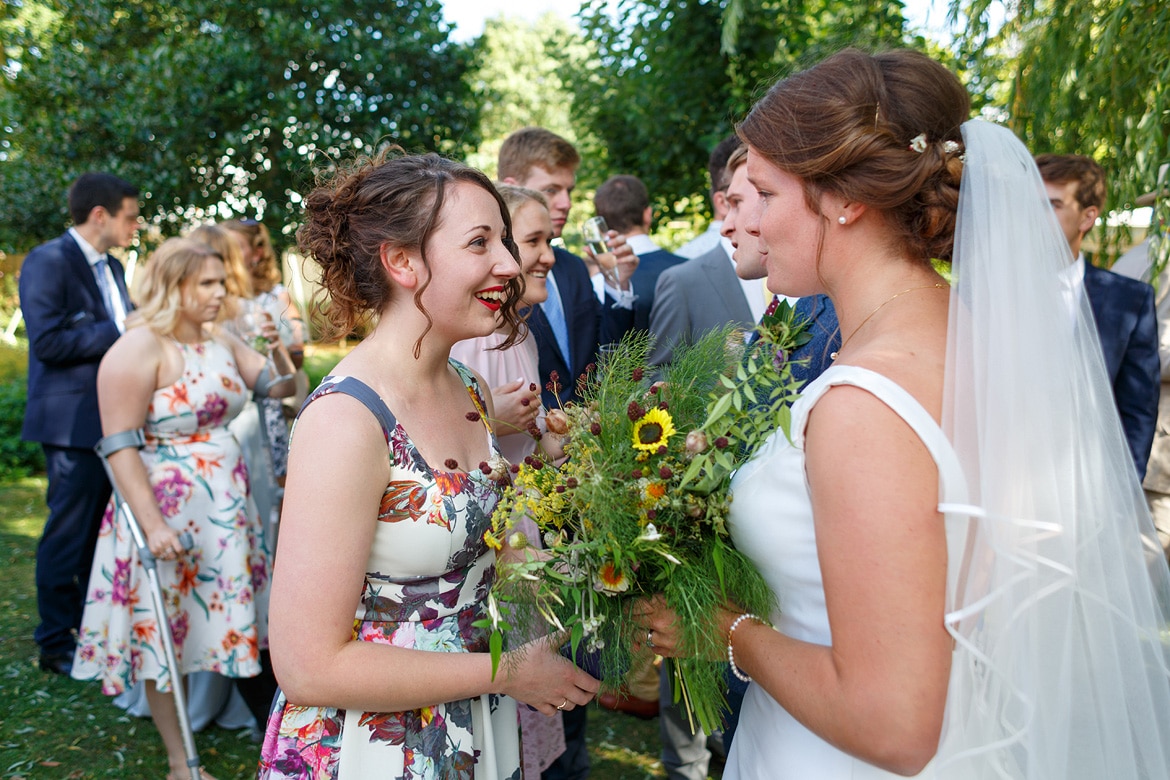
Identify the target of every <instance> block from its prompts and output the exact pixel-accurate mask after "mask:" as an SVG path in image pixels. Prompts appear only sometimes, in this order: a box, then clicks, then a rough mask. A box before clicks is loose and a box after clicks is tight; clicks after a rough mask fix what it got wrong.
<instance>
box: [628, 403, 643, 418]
mask: <svg viewBox="0 0 1170 780" xmlns="http://www.w3.org/2000/svg"><path fill="white" fill-rule="evenodd" d="M645 414H646V410H645V409H643V408H642V405H641V404H639V403H638V402H637V401H630V405H629V406H627V407H626V416H627V417H629V418H630V420H631V421H633V422H637V421H638V420H641V419H642V417H643V416H644V415H645Z"/></svg>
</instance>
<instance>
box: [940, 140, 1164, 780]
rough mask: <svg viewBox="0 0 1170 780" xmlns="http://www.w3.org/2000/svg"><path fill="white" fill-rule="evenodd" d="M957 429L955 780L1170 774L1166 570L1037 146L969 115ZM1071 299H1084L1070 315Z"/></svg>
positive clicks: (957, 329) (949, 402)
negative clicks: (1071, 291)
mask: <svg viewBox="0 0 1170 780" xmlns="http://www.w3.org/2000/svg"><path fill="white" fill-rule="evenodd" d="M963 138H964V141H965V146H966V166H965V170H964V173H963V180H962V187H961V195H960V206H959V222H958V227H957V232H956V243H955V258H954V268H953V271H954V287H953V290H952V293H951V314H950V323H949V329H948V339H949V342H948V347H947V375H946V391H945V398H946V406H945V408H944V414H943V418H944V419H943V422H944V428H945V430H946V432H947V434H948V436H949V437H950V439H951V441H952V442H953V444H954V446H955V449H956V451H957V452H958V454H959V458H960V460H961V462H962V464H963V468H964V471H965V473H966V475H967V480H968V488H969V492H970V504H971V506H970V507H962V506H950V507H947V509H948V513H947V524H948V526H947V536H948V547H949V555H950V559H949V583H948V586H949V588H948V614H947V628H948V630H949V631H950V632H951V634H952V635H953V637H954V640H955V655H954V661H953V667H952V674H951V681H950V690H949V696H948V702H947V716H946V724H945V727H944V731H943V739H942V743H941V746H940V751H939V755H938V757H937V759H936V766H937V769H938V775H939V777H946V778H963V779H966V778H1035V779H1036V780H1055V779H1059V780H1066V779H1067V778H1086V779H1088V778H1092V779H1093V780H1101V779H1102V778H1110V780H1113V779H1115V778H1158V780H1166V778H1170V660H1168V653H1167V647H1168V645H1167V626H1168V625H1170V614H1168V609H1167V605H1170V572H1168V570H1167V567H1166V563H1165V560H1164V558H1163V555H1162V549H1161V546H1160V544H1159V543H1158V539H1157V537H1156V535H1155V533H1154V527H1153V524H1152V522H1151V520H1150V517H1149V513H1148V512H1147V509H1146V504H1145V501H1144V499H1143V496H1142V492H1141V488H1140V486H1139V484H1138V481H1137V477H1136V472H1135V470H1134V466H1133V462H1132V459H1131V456H1130V452H1129V449H1128V447H1127V446H1126V443H1125V439H1124V437H1123V434H1122V429H1121V425H1120V422H1119V420H1118V416H1117V412H1116V408H1115V406H1114V401H1113V396H1112V390H1111V387H1110V383H1109V380H1108V378H1107V376H1106V373H1105V368H1104V364H1103V360H1102V357H1101V349H1100V346H1099V344H1098V341H1097V335H1096V329H1095V327H1094V323H1093V317H1092V314H1091V311H1090V309H1089V305H1088V301H1087V300H1085V296H1084V295H1083V294H1082V295H1080V296H1079V298H1077V297H1076V296H1072V297H1070V296H1068V295H1066V293H1065V291H1062V289H1061V285H1062V282H1061V274H1060V272H1061V270H1062V269H1064V268H1067V266H1068V261H1069V249H1068V244H1067V242H1066V241H1065V239H1064V237H1063V235H1062V234H1061V232H1060V229H1059V226H1058V225H1057V223H1056V220H1055V216H1054V215H1053V213H1052V210H1051V208H1050V207H1049V206H1048V203H1047V197H1046V195H1045V191H1044V186H1043V183H1042V181H1041V179H1040V175H1039V173H1038V171H1037V170H1036V166H1035V165H1034V164H1033V161H1032V156H1031V155H1030V154H1029V153H1028V151H1027V149H1025V147H1024V146H1023V144H1022V143H1020V141H1019V140H1018V139H1017V138H1016V137H1015V136H1014V135H1013V134H1012V133H1011V132H1010V131H1008V130H1006V129H1004V128H1002V127H998V126H996V125H993V124H991V123H988V122H983V121H972V122H968V123H966V124H965V125H964V126H963ZM1070 300H1077V301H1078V303H1076V304H1075V305H1074V306H1073V307H1072V308H1073V310H1071V311H1070Z"/></svg>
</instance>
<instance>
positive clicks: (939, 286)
mask: <svg viewBox="0 0 1170 780" xmlns="http://www.w3.org/2000/svg"><path fill="white" fill-rule="evenodd" d="M944 287H946V285H945V284H942V283H937V284H924V285H922V286H921V287H907V288H906V289H905V290H902V291H901V292H896V293H894V294H893V295H891V296H890V297H889V298H886V299H885V300H884V301H882V302H881V303H879V304H878V305H877V308H876V309H874V310H873V311H871V312H870V313H869V314H868V315H866V318H865V319H864V320H862V321H861V324H860V325H858V326H857V327H856V328H854V329H853V332H852V333H850V334H849V336H848V338H846V339H845V340H844V341H842V342H841V349H845V345H846V344H848V343H849V340H850V339H852V338H853V337H854V336H856V335H857V331H859V330H861V329H862V328H863V327H865V323H867V322H869V321H870V319H872V318H873V315H875V314H877V313H878V312H879V311H881V310H882V307H883V306H885V305H886V304H887V303H889V302H890V301H892V300H894V299H895V298H897V297H898V296H900V295H905V294H906V293H909V292H914V291H915V290H931V289H934V290H941V289H943V288H944ZM841 349H838V350H837V351H836V352H830V353H829V359H830V360H836V359H837V355H838V354H840V352H841Z"/></svg>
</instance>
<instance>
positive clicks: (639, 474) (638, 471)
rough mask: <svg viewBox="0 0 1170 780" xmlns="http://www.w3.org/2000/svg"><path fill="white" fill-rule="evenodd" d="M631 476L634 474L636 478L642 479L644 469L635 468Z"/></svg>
mask: <svg viewBox="0 0 1170 780" xmlns="http://www.w3.org/2000/svg"><path fill="white" fill-rule="evenodd" d="M630 476H632V477H633V478H634V479H641V478H642V469H634V473H633V474H631V475H630Z"/></svg>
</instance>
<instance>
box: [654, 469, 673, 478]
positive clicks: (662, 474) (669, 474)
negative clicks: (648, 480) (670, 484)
mask: <svg viewBox="0 0 1170 780" xmlns="http://www.w3.org/2000/svg"><path fill="white" fill-rule="evenodd" d="M658 476H660V477H662V478H663V479H670V478H671V477H673V476H674V472H673V471H671V470H670V466H663V467H662V468H660V469H658Z"/></svg>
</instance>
